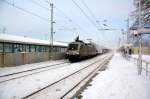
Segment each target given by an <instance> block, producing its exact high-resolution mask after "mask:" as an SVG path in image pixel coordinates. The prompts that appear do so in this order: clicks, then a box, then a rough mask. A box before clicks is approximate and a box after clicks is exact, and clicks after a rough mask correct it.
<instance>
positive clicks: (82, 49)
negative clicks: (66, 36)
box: [66, 36, 98, 61]
mask: <svg viewBox="0 0 150 99" xmlns="http://www.w3.org/2000/svg"><path fill="white" fill-rule="evenodd" d="M97 53H98V50H97V48H96V45H95V44H94V43H92V42H90V43H85V42H83V41H81V40H79V36H78V37H77V38H76V40H75V41H74V42H71V43H69V45H68V49H67V52H66V58H68V59H69V61H76V60H81V59H85V58H90V57H92V56H96V55H97Z"/></svg>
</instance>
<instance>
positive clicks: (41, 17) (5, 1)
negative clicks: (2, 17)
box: [1, 0, 50, 21]
mask: <svg viewBox="0 0 150 99" xmlns="http://www.w3.org/2000/svg"><path fill="white" fill-rule="evenodd" d="M1 1H2V2H4V3H5V4H8V5H10V6H12V7H15V8H17V9H19V10H21V11H23V12H25V13H28V14H30V15H32V16H35V17H38V18H40V19H42V20H44V21H50V20H49V19H48V18H45V17H43V16H40V15H38V14H36V13H33V12H31V11H28V10H26V9H23V8H21V7H19V6H17V5H15V4H13V3H10V2H8V1H7V0H1Z"/></svg>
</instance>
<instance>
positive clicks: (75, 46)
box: [68, 44, 78, 50]
mask: <svg viewBox="0 0 150 99" xmlns="http://www.w3.org/2000/svg"><path fill="white" fill-rule="evenodd" d="M68 50H78V44H69V48H68Z"/></svg>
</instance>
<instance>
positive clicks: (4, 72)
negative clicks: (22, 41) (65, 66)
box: [0, 60, 67, 76]
mask: <svg viewBox="0 0 150 99" xmlns="http://www.w3.org/2000/svg"><path fill="white" fill-rule="evenodd" d="M64 62H67V60H51V61H45V62H39V63H32V64H25V65H20V66H15V67H0V76H2V75H7V74H11V73H16V72H21V71H26V70H30V69H36V68H40V67H44V66H50V65H55V64H60V63H64Z"/></svg>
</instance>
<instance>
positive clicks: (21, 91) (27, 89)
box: [0, 55, 105, 99]
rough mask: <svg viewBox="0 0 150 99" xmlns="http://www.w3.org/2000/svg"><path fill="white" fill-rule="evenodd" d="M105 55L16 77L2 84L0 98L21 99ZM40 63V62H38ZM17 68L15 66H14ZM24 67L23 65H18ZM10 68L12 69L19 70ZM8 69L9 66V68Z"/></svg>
mask: <svg viewBox="0 0 150 99" xmlns="http://www.w3.org/2000/svg"><path fill="white" fill-rule="evenodd" d="M103 57H105V55H101V56H97V57H94V58H91V59H89V60H85V61H81V62H77V63H68V64H64V65H61V67H60V68H57V69H56V68H54V69H51V70H49V71H44V72H41V73H37V74H33V75H30V76H25V77H22V78H18V79H14V80H11V81H8V82H5V83H1V84H0V99H21V98H22V97H24V96H26V95H28V94H30V93H32V92H35V91H36V90H38V89H41V88H43V87H45V86H47V85H49V84H52V83H54V82H56V81H58V80H59V79H61V78H63V77H66V76H67V75H69V74H71V73H73V72H75V71H78V70H80V69H81V68H84V67H86V66H87V65H89V64H91V63H93V62H94V61H97V60H99V59H101V58H103ZM37 64H38V63H37ZM42 64H43V65H45V63H44V62H43V63H39V66H42ZM29 66H30V67H32V68H33V67H35V66H36V65H35V64H28V65H26V66H23V69H25V67H29ZM14 68H15V67H14ZM18 68H20V69H21V68H22V67H18ZM18 68H17V67H16V69H13V68H10V71H12V70H13V71H15V70H18ZM7 69H8V68H7Z"/></svg>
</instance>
